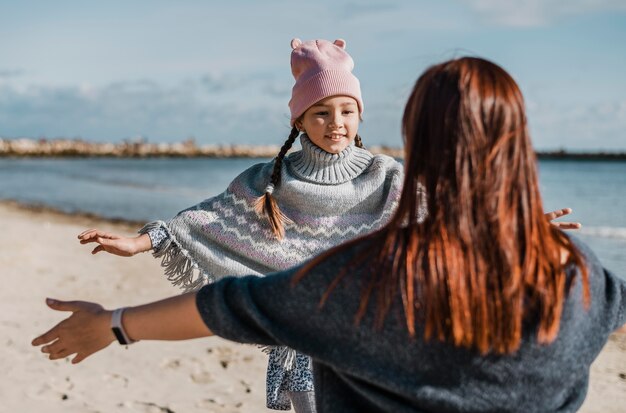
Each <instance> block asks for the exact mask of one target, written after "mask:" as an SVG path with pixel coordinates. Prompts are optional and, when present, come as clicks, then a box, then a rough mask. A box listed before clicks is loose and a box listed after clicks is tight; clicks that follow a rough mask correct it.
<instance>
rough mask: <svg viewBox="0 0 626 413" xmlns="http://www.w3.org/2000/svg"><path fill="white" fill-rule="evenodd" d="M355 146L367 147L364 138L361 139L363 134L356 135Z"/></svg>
mask: <svg viewBox="0 0 626 413" xmlns="http://www.w3.org/2000/svg"><path fill="white" fill-rule="evenodd" d="M354 146H356V147H357V148H363V149H365V147H364V146H363V140H362V139H361V136H360V135H359V134H357V135H356V136H355V137H354Z"/></svg>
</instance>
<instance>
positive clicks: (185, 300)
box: [32, 293, 213, 363]
mask: <svg viewBox="0 0 626 413" xmlns="http://www.w3.org/2000/svg"><path fill="white" fill-rule="evenodd" d="M46 303H47V304H48V306H49V307H50V308H52V309H53V310H57V311H71V312H72V315H71V316H69V317H68V318H66V319H65V320H63V321H61V322H60V323H59V324H57V325H56V326H54V327H53V328H52V329H50V330H49V331H48V332H46V333H44V334H42V335H40V336H39V337H37V338H35V339H34V340H33V342H32V344H33V346H40V345H43V347H42V348H41V351H42V352H44V353H47V354H49V358H50V360H56V359H59V358H65V357H68V356H70V355H72V354H76V356H75V357H74V358H73V359H72V363H79V362H81V361H82V360H84V359H85V358H87V357H89V356H90V355H92V354H94V353H96V352H98V351H100V350H102V349H103V348H105V347H107V346H108V345H109V344H111V343H112V342H113V341H115V335H114V334H113V332H112V330H111V315H112V313H113V312H112V311H109V310H105V309H104V308H103V307H102V306H101V305H99V304H96V303H90V302H86V301H59V300H52V299H47V300H46ZM122 323H123V326H124V329H125V330H126V333H127V335H128V336H129V338H131V339H132V340H188V339H192V338H199V337H207V336H211V335H213V334H212V333H211V331H210V330H209V329H208V328H207V326H206V325H205V324H204V322H203V321H202V318H201V317H200V314H199V313H198V309H197V306H196V293H188V294H183V295H179V296H175V297H171V298H167V299H165V300H161V301H155V302H153V303H150V304H145V305H140V306H137V307H129V308H127V309H126V310H125V311H124V315H123V319H122Z"/></svg>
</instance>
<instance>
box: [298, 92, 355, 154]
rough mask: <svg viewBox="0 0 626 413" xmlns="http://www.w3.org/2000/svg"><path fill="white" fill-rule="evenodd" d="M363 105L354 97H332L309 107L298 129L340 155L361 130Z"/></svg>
mask: <svg viewBox="0 0 626 413" xmlns="http://www.w3.org/2000/svg"><path fill="white" fill-rule="evenodd" d="M359 121H360V119H359V106H358V105H357V103H356V100H354V99H353V98H351V97H348V96H331V97H327V98H325V99H322V100H320V101H319V102H317V103H315V104H314V105H313V106H311V107H310V108H308V109H307V110H306V112H304V115H302V117H301V118H300V119H299V120H297V121H296V127H297V128H298V129H300V130H301V131H303V132H306V134H307V135H308V137H309V139H311V141H312V142H313V143H314V144H315V145H317V146H318V147H320V148H322V149H323V150H325V151H326V152H329V153H339V152H341V151H343V150H344V149H346V148H347V147H348V145H350V144H351V143H352V141H353V140H354V137H355V136H356V134H357V132H358V130H359Z"/></svg>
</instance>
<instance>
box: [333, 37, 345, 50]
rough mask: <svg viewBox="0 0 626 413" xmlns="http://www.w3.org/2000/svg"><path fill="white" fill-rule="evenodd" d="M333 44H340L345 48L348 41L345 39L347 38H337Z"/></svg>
mask: <svg viewBox="0 0 626 413" xmlns="http://www.w3.org/2000/svg"><path fill="white" fill-rule="evenodd" d="M333 44H334V45H335V46H339V47H341V48H342V49H345V48H346V41H345V40H343V39H337V40H335V41H334V42H333Z"/></svg>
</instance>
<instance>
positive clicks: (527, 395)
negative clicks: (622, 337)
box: [197, 241, 626, 413]
mask: <svg viewBox="0 0 626 413" xmlns="http://www.w3.org/2000/svg"><path fill="white" fill-rule="evenodd" d="M576 244H577V246H578V247H579V248H580V250H581V251H582V252H583V254H584V255H585V257H586V261H587V265H588V267H589V278H590V289H591V305H590V307H589V309H588V310H585V308H584V306H583V303H582V293H581V282H580V281H577V282H575V284H574V285H573V288H572V290H571V292H570V294H569V296H568V298H567V300H566V303H565V306H564V309H563V315H562V319H561V328H560V332H559V335H558V337H557V339H556V340H555V341H554V342H553V343H552V344H550V345H540V344H538V343H537V342H536V339H535V336H536V333H535V331H534V329H535V327H536V326H529V328H528V329H527V331H525V333H524V336H523V340H522V343H521V347H520V349H519V350H518V351H517V352H515V353H514V354H511V355H494V354H491V355H487V356H481V355H480V354H478V353H477V352H475V351H470V350H467V349H463V348H456V347H454V346H452V345H450V344H446V343H441V342H437V341H432V342H425V341H424V340H423V339H422V338H421V337H422V331H420V330H419V328H418V330H417V335H416V338H414V339H411V338H410V337H409V336H408V333H407V330H406V326H405V322H404V316H403V311H402V303H401V299H400V298H399V297H398V299H397V300H396V301H395V302H394V303H393V305H392V307H391V310H390V312H389V315H388V316H387V319H386V321H385V324H384V326H383V328H382V329H381V330H377V329H375V328H374V327H373V323H372V320H373V317H372V316H373V311H372V306H370V309H369V310H368V313H367V314H366V316H365V318H364V320H363V321H362V322H361V323H360V324H359V325H355V323H354V315H355V314H356V313H357V308H358V304H359V300H360V291H361V286H362V283H363V280H362V274H360V273H359V272H358V271H354V272H352V273H350V274H348V275H347V276H346V278H344V280H343V281H341V282H340V283H339V285H338V286H337V288H336V289H335V290H334V291H333V293H332V294H331V295H330V298H329V300H328V301H327V303H326V304H325V306H324V307H322V308H321V309H320V308H319V302H320V299H321V297H322V295H323V294H324V292H325V291H326V289H327V288H328V286H329V285H330V283H331V281H332V280H333V279H334V278H335V277H336V275H337V273H338V269H340V268H342V267H343V266H344V265H345V264H346V263H347V262H348V261H349V260H350V258H351V257H352V256H354V254H355V253H357V252H358V251H360V250H361V249H363V248H369V246H368V241H362V242H360V243H358V244H356V245H355V246H354V247H352V248H351V249H350V250H349V251H348V252H347V253H346V254H342V255H341V256H334V257H331V258H330V259H328V260H326V261H325V262H324V263H322V264H320V265H319V266H318V267H316V269H315V270H314V271H312V272H311V273H309V274H308V275H307V276H306V277H305V278H304V279H303V280H302V281H300V282H299V283H297V284H296V285H295V286H293V287H292V286H291V280H292V277H293V275H294V274H295V272H296V271H297V270H298V268H299V267H296V268H293V269H290V270H286V271H282V272H278V273H275V274H273V275H271V276H266V277H258V276H248V277H243V278H235V277H228V278H225V279H223V280H221V281H219V282H217V283H215V284H211V285H208V286H205V287H203V288H202V289H201V290H200V291H199V292H198V295H197V305H198V309H199V311H200V314H201V315H202V318H203V319H204V321H205V323H206V325H207V326H208V328H209V329H210V330H211V331H212V332H213V333H214V334H216V335H219V336H221V337H224V338H226V339H229V340H233V341H237V342H241V343H256V344H263V345H286V346H289V347H291V348H294V349H296V350H298V351H300V352H302V353H304V354H307V355H310V356H311V357H312V358H313V364H314V376H315V388H316V403H317V408H318V412H320V413H324V412H574V411H576V410H577V409H578V408H579V407H580V405H581V404H582V402H583V400H584V398H585V395H586V392H587V386H588V380H589V366H590V365H591V363H592V362H593V360H594V359H595V358H596V356H597V355H598V353H599V352H600V349H601V348H602V347H603V346H604V344H605V342H606V341H607V338H608V336H609V334H611V332H613V331H614V330H615V329H616V328H618V327H620V326H621V325H623V324H624V323H625V322H626V281H625V280H623V279H620V278H617V277H616V276H615V275H613V274H612V273H610V272H609V271H607V270H605V269H604V268H602V266H601V265H600V263H599V261H598V259H597V258H596V256H595V255H594V254H593V252H592V251H591V250H590V249H589V248H588V247H587V246H586V245H584V244H583V243H581V242H579V241H576ZM575 271H576V270H575V269H572V271H571V273H572V274H574V273H575ZM276 297H280V300H277V299H276ZM372 305H373V304H372Z"/></svg>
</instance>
